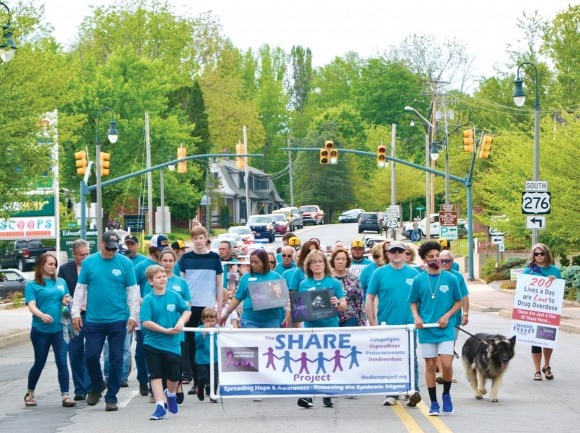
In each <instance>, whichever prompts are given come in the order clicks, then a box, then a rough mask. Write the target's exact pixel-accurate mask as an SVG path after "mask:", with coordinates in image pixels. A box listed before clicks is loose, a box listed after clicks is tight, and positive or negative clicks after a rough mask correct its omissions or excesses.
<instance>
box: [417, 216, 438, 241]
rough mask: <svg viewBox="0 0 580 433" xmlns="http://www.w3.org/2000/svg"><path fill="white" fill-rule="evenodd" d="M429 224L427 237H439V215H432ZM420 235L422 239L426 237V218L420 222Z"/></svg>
mask: <svg viewBox="0 0 580 433" xmlns="http://www.w3.org/2000/svg"><path fill="white" fill-rule="evenodd" d="M430 221H431V224H430V227H429V235H430V236H431V237H434V236H437V237H439V214H438V213H432V214H431V218H430ZM421 234H422V235H423V237H426V236H427V218H423V219H422V220H421Z"/></svg>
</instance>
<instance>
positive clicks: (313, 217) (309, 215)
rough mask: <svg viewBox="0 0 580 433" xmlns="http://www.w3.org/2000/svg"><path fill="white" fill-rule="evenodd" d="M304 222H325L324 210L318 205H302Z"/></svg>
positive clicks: (301, 210) (301, 211)
mask: <svg viewBox="0 0 580 433" xmlns="http://www.w3.org/2000/svg"><path fill="white" fill-rule="evenodd" d="M300 213H301V214H302V223H303V224H306V223H312V224H317V225H318V224H324V212H322V210H320V208H319V207H318V206H316V205H306V206H300Z"/></svg>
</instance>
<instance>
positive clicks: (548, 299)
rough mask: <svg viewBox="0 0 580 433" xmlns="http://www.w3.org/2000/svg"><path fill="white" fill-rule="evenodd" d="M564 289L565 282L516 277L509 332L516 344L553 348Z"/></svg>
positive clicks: (556, 336) (558, 327) (529, 276)
mask: <svg viewBox="0 0 580 433" xmlns="http://www.w3.org/2000/svg"><path fill="white" fill-rule="evenodd" d="M564 287H565V283H564V280H560V279H556V280H550V279H549V278H548V277H539V276H535V275H524V274H521V275H519V276H518V282H517V286H516V295H515V298H514V308H513V310H512V331H511V335H515V336H516V337H517V342H518V344H522V343H523V344H531V345H534V346H541V347H547V348H551V349H555V348H556V342H557V340H558V330H559V329H560V318H561V315H562V299H563V298H564Z"/></svg>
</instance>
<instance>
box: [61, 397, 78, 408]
mask: <svg viewBox="0 0 580 433" xmlns="http://www.w3.org/2000/svg"><path fill="white" fill-rule="evenodd" d="M76 405H77V403H76V402H75V401H73V400H71V399H70V398H69V397H67V398H63V399H62V407H74V406H76Z"/></svg>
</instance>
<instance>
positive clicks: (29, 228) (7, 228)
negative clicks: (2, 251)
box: [0, 216, 56, 239]
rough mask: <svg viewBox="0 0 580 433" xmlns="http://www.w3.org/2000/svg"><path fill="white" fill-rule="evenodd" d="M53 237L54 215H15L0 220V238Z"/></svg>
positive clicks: (54, 234) (54, 235)
mask: <svg viewBox="0 0 580 433" xmlns="http://www.w3.org/2000/svg"><path fill="white" fill-rule="evenodd" d="M32 237H34V238H40V239H42V238H55V237H56V230H55V217H49V216H46V217H15V218H10V219H8V220H0V239H19V238H32Z"/></svg>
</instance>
